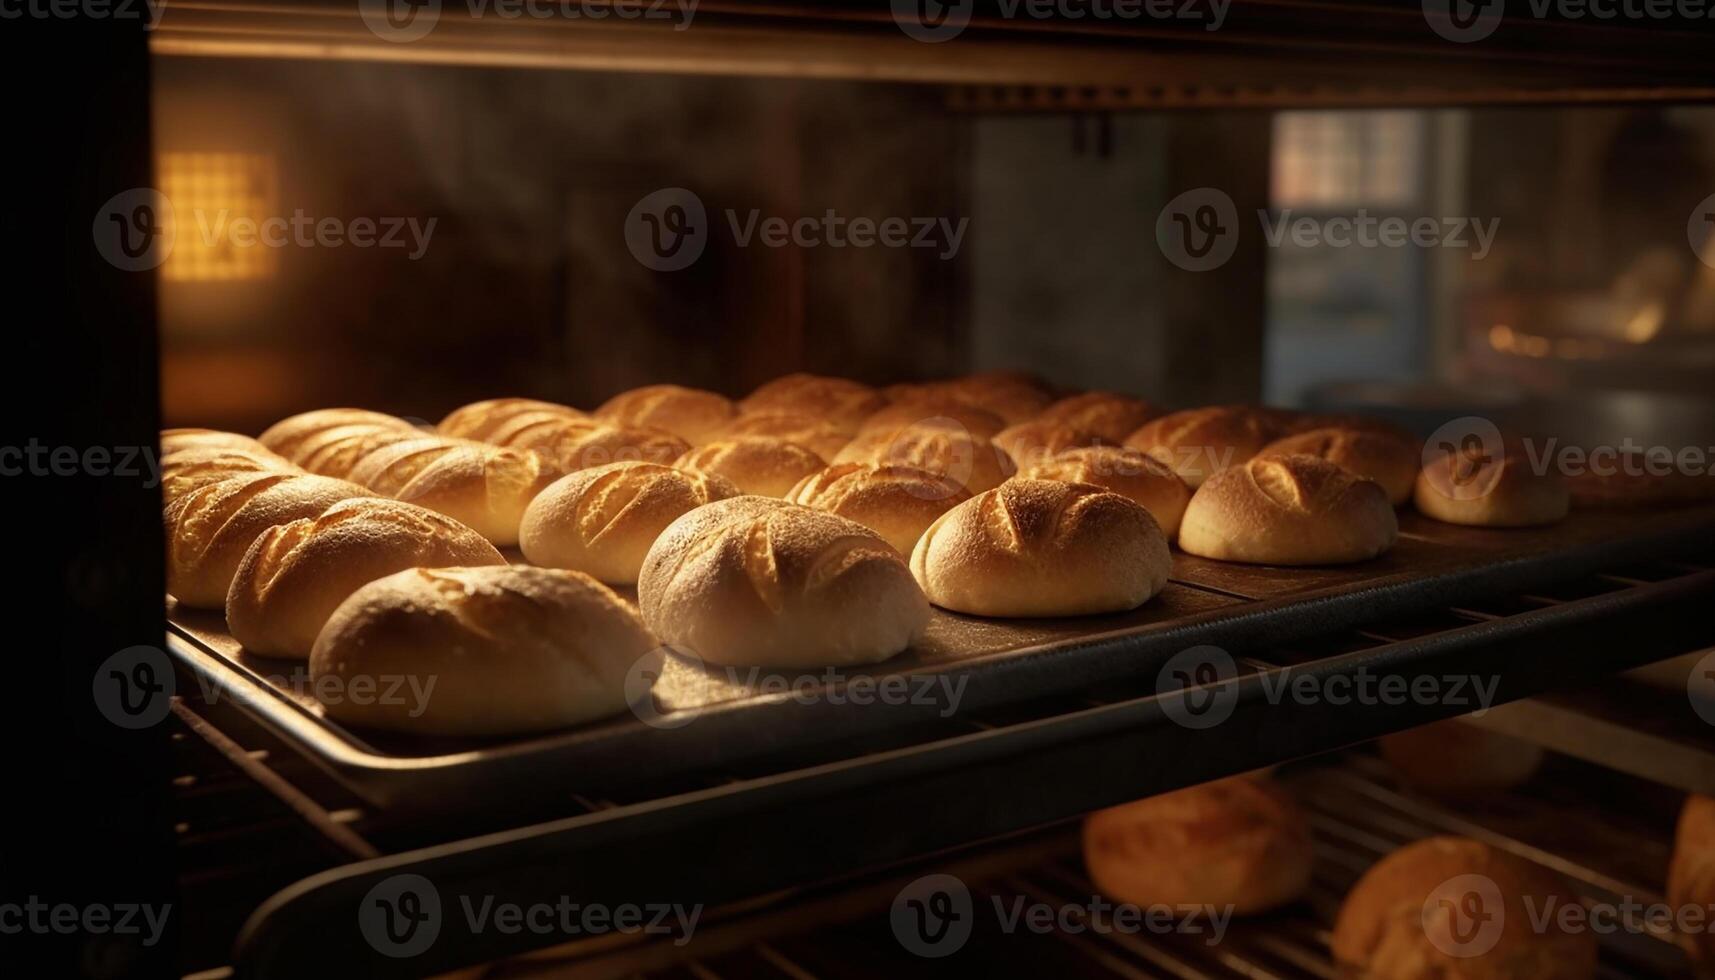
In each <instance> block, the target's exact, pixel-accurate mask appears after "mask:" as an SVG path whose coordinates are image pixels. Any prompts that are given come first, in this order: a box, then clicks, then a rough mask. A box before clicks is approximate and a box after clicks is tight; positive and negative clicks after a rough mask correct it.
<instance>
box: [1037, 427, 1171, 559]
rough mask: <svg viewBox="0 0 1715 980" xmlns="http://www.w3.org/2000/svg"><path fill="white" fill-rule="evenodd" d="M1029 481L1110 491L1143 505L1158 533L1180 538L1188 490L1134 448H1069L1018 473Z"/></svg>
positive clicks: (1167, 470)
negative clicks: (1075, 484)
mask: <svg viewBox="0 0 1715 980" xmlns="http://www.w3.org/2000/svg"><path fill="white" fill-rule="evenodd" d="M1019 476H1020V477H1021V478H1025V479H1031V480H1059V481H1060V482H1062V483H1087V484H1089V485H1090V486H1093V487H1100V488H1102V489H1103V490H1111V491H1113V492H1114V493H1117V494H1120V495H1121V496H1124V497H1130V498H1131V499H1132V500H1135V501H1137V503H1139V504H1141V505H1142V506H1143V509H1144V510H1147V511H1149V516H1151V517H1153V518H1155V523H1156V524H1157V525H1159V526H1160V528H1161V533H1163V534H1165V535H1167V538H1168V540H1172V539H1174V538H1175V537H1177V536H1178V535H1179V522H1180V519H1181V518H1183V517H1184V516H1185V505H1186V504H1189V503H1190V502H1191V488H1190V487H1188V486H1186V485H1185V481H1184V480H1181V479H1179V474H1177V473H1175V472H1173V471H1172V470H1171V469H1169V468H1168V466H1167V464H1166V463H1163V462H1161V461H1160V460H1158V459H1156V458H1155V457H1153V456H1148V455H1145V454H1143V453H1140V452H1138V451H1137V450H1135V449H1125V448H1122V447H1119V446H1088V447H1085V448H1083V449H1071V450H1067V451H1066V452H1063V453H1061V454H1060V455H1058V456H1055V457H1054V458H1053V459H1050V460H1048V461H1046V462H1044V463H1041V464H1040V465H1037V466H1034V467H1032V468H1030V469H1028V470H1026V471H1024V472H1021V473H1020V474H1019Z"/></svg>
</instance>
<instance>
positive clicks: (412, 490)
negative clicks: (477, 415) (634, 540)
mask: <svg viewBox="0 0 1715 980" xmlns="http://www.w3.org/2000/svg"><path fill="white" fill-rule="evenodd" d="M560 476H561V473H560V470H559V468H558V467H556V466H554V464H552V463H550V462H548V461H547V460H545V459H543V458H542V457H541V456H540V455H539V454H537V453H534V452H529V451H522V452H521V451H519V450H516V449H504V448H502V447H499V446H490V445H486V444H484V443H479V442H470V441H468V440H463V439H448V438H446V437H444V436H429V437H426V438H422V439H408V440H406V441H404V442H396V443H393V444H391V445H387V446H383V447H381V448H380V449H377V450H375V451H374V452H372V453H370V454H369V455H368V456H365V457H364V458H363V461H362V462H360V463H358V464H357V466H356V467H355V468H353V469H352V471H351V476H350V479H351V482H353V483H357V484H361V485H362V486H365V487H368V488H369V489H371V490H374V491H375V492H376V493H379V494H384V495H386V496H388V497H393V498H394V499H397V500H403V501H405V502H406V503H412V504H416V505H417V506H419V507H427V508H428V509H430V510H432V511H436V512H438V513H441V514H445V515H447V516H448V517H451V518H452V519H454V520H456V521H458V522H459V523H460V524H464V525H466V526H468V527H470V528H472V529H474V530H475V531H476V532H477V533H478V534H480V535H482V536H483V537H485V538H487V539H488V540H489V541H492V542H493V543H494V544H496V545H497V546H499V547H502V548H510V547H512V546H513V545H516V544H517V543H518V522H519V521H521V520H523V518H524V508H526V507H528V506H530V501H532V500H534V499H535V498H536V495H537V494H539V493H541V492H542V491H543V489H545V488H546V487H547V486H548V484H550V483H553V482H554V481H555V480H557V479H559V478H560Z"/></svg>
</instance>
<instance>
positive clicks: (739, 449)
mask: <svg viewBox="0 0 1715 980" xmlns="http://www.w3.org/2000/svg"><path fill="white" fill-rule="evenodd" d="M673 465H674V466H677V467H679V468H680V469H683V470H690V471H692V472H695V473H707V474H710V475H711V476H717V477H720V478H721V479H723V480H726V481H728V482H729V483H731V484H732V485H733V486H735V487H737V488H738V492H739V493H750V494H756V495H758V496H762V497H784V496H786V495H787V494H788V493H790V492H791V491H792V488H793V487H795V486H797V485H798V481H800V480H802V479H804V478H805V477H807V476H809V475H810V474H812V473H819V472H821V470H822V467H823V466H825V465H827V464H825V463H824V462H822V457H820V456H818V455H816V454H815V453H813V452H811V451H810V450H809V449H806V448H805V447H804V446H802V445H799V444H798V443H796V442H789V441H787V440H785V439H775V438H771V437H767V436H742V437H739V438H734V439H721V440H718V441H716V442H711V443H708V444H706V445H702V446H698V447H697V448H696V449H693V450H691V451H690V452H688V453H686V454H685V455H683V456H680V457H679V458H678V460H676V461H675V462H674V463H673Z"/></svg>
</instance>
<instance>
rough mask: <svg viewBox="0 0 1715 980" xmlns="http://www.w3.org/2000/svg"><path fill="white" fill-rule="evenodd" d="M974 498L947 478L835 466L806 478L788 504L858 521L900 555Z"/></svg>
mask: <svg viewBox="0 0 1715 980" xmlns="http://www.w3.org/2000/svg"><path fill="white" fill-rule="evenodd" d="M970 497H971V495H970V494H969V493H967V492H966V491H965V488H964V487H961V486H959V485H958V484H957V483H955V482H953V481H952V480H949V479H947V478H946V477H942V476H936V475H935V474H933V473H930V472H929V471H928V470H920V469H917V468H916V467H912V466H878V465H876V464H875V463H835V464H834V465H832V466H830V467H828V468H827V469H825V470H822V471H821V472H819V473H814V474H812V475H810V476H806V477H805V478H804V479H803V480H800V481H799V482H798V485H797V486H795V487H793V488H792V492H791V493H788V494H787V495H786V499H787V500H788V501H789V502H791V503H794V504H802V505H804V506H805V507H814V508H816V509H817V510H825V511H827V512H829V513H830V514H838V515H839V516H841V517H844V518H846V519H847V520H853V521H857V522H858V523H859V524H862V525H863V526H864V527H867V528H869V529H870V530H872V531H874V532H875V533H877V534H879V535H881V537H882V540H884V541H886V542H887V543H888V544H890V545H892V546H893V550H895V551H897V552H899V553H900V555H901V556H909V555H910V554H911V549H912V548H913V547H915V546H916V544H917V539H918V538H920V537H922V536H923V531H924V530H925V529H926V528H928V527H929V525H930V524H933V523H935V519H936V518H937V517H940V516H941V515H942V514H945V513H946V512H947V511H948V510H951V509H952V508H953V507H955V506H957V505H959V504H962V503H964V502H965V501H966V500H969V499H970Z"/></svg>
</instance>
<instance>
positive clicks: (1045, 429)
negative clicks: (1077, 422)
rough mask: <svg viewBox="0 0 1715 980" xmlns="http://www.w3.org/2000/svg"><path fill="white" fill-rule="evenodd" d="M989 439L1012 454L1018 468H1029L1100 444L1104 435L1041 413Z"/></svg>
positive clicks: (1008, 453)
mask: <svg viewBox="0 0 1715 980" xmlns="http://www.w3.org/2000/svg"><path fill="white" fill-rule="evenodd" d="M990 441H992V442H993V443H994V444H995V445H996V446H998V447H1000V449H1001V450H1003V451H1004V452H1005V453H1006V454H1007V455H1008V456H1010V457H1012V461H1013V463H1014V464H1015V465H1016V466H1017V467H1018V468H1019V469H1021V470H1026V469H1029V468H1031V467H1033V466H1036V465H1038V464H1040V463H1046V462H1048V461H1049V460H1051V459H1053V458H1054V457H1056V456H1058V455H1060V454H1061V453H1063V452H1066V451H1067V450H1071V449H1083V448H1085V447H1087V446H1098V445H1101V443H1102V437H1101V436H1098V435H1096V434H1095V433H1094V432H1089V431H1086V430H1084V429H1079V428H1075V427H1073V426H1072V425H1071V424H1070V423H1067V422H1061V421H1058V420H1056V419H1045V418H1041V417H1040V416H1039V417H1037V418H1033V419H1031V420H1029V421H1028V422H1020V423H1018V424H1017V425H1009V426H1007V427H1006V428H1005V429H1002V430H1001V432H1000V434H999V435H996V436H995V437H994V438H993V439H992V440H990Z"/></svg>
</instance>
